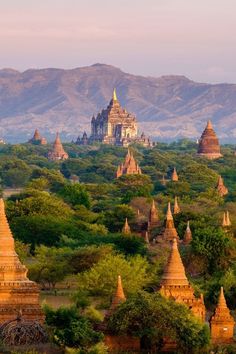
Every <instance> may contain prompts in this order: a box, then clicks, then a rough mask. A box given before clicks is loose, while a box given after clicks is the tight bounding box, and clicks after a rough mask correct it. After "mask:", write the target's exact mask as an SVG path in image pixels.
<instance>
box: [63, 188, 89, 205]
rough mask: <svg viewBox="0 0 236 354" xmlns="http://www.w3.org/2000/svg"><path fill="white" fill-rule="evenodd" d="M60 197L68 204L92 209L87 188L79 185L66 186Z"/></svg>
mask: <svg viewBox="0 0 236 354" xmlns="http://www.w3.org/2000/svg"><path fill="white" fill-rule="evenodd" d="M59 195H60V196H61V197H62V198H63V199H64V200H65V201H66V202H67V203H70V204H72V205H73V206H75V205H84V206H85V207H86V208H88V209H89V208H90V197H89V194H88V192H87V191H86V188H85V187H84V186H83V185H81V184H79V183H75V184H69V183H68V184H65V185H64V187H63V188H62V189H60V191H59Z"/></svg>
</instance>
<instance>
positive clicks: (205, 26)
mask: <svg viewBox="0 0 236 354" xmlns="http://www.w3.org/2000/svg"><path fill="white" fill-rule="evenodd" d="M0 48H1V55H0V68H14V69H17V70H20V71H23V70H27V69H29V68H45V67H57V68H66V69H67V68H75V67H80V66H87V65H91V64H94V63H105V64H111V65H114V66H116V67H119V68H120V69H122V70H123V71H126V72H129V73H132V74H138V75H145V76H155V77H158V76H161V75H170V74H171V75H185V76H187V77H189V78H190V79H193V80H195V81H199V82H211V83H216V82H232V83H236V70H235V63H236V61H235V58H236V0H40V1H38V0H7V1H6V0H0Z"/></svg>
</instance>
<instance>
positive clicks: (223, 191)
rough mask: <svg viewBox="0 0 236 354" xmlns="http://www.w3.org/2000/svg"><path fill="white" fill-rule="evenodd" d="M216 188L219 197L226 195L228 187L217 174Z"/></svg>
mask: <svg viewBox="0 0 236 354" xmlns="http://www.w3.org/2000/svg"><path fill="white" fill-rule="evenodd" d="M216 190H217V192H218V193H219V195H220V196H221V197H224V196H225V195H227V194H228V193H229V191H228V188H227V187H225V185H224V180H223V178H222V177H221V176H219V178H218V182H217V185H216Z"/></svg>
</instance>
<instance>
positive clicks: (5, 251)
mask: <svg viewBox="0 0 236 354" xmlns="http://www.w3.org/2000/svg"><path fill="white" fill-rule="evenodd" d="M0 244H1V247H0V282H1V286H0V324H3V323H4V322H6V321H9V320H14V319H16V318H17V317H18V316H20V317H21V318H22V319H24V320H28V321H33V322H34V321H36V322H38V323H41V324H43V322H44V314H43V312H42V310H41V308H40V305H39V288H38V286H37V285H36V283H34V282H33V281H30V280H29V279H28V278H27V269H26V267H25V266H24V265H22V264H21V262H20V260H19V258H18V255H17V254H16V252H15V244H14V238H13V236H12V233H11V230H10V227H9V224H8V221H7V218H6V214H5V208H4V202H3V199H0Z"/></svg>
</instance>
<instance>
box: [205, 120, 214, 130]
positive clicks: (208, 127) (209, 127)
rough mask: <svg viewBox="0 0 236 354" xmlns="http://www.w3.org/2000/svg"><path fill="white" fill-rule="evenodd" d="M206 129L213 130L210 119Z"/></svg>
mask: <svg viewBox="0 0 236 354" xmlns="http://www.w3.org/2000/svg"><path fill="white" fill-rule="evenodd" d="M206 129H213V126H212V122H211V120H210V119H209V120H208V122H207V125H206Z"/></svg>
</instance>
